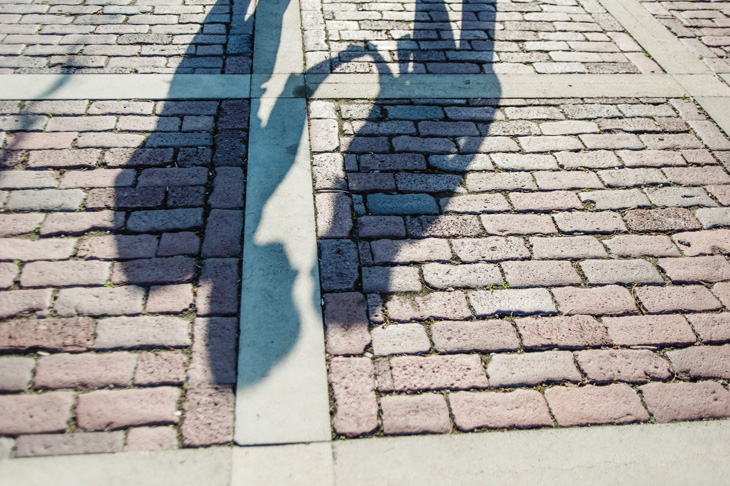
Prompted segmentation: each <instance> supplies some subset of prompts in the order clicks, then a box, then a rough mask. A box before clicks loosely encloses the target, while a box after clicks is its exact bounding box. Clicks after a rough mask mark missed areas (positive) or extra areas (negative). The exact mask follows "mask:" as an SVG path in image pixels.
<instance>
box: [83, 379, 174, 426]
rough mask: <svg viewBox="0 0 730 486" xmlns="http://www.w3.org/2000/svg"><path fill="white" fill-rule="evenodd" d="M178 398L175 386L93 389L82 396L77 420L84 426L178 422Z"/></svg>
mask: <svg viewBox="0 0 730 486" xmlns="http://www.w3.org/2000/svg"><path fill="white" fill-rule="evenodd" d="M179 398H180V392H179V391H178V390H177V389H176V388H172V387H159V388H149V389H139V390H119V391H117V390H113V391H109V390H100V391H92V392H90V393H87V394H85V395H81V396H80V397H79V402H78V405H77V410H76V413H77V415H78V419H77V420H78V424H79V427H80V428H81V429H83V430H105V429H119V428H123V427H128V426H134V425H148V424H172V423H177V421H178V416H179V414H178V413H176V412H177V401H178V399H179Z"/></svg>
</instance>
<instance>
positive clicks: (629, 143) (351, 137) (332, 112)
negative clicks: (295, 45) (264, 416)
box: [307, 2, 730, 436]
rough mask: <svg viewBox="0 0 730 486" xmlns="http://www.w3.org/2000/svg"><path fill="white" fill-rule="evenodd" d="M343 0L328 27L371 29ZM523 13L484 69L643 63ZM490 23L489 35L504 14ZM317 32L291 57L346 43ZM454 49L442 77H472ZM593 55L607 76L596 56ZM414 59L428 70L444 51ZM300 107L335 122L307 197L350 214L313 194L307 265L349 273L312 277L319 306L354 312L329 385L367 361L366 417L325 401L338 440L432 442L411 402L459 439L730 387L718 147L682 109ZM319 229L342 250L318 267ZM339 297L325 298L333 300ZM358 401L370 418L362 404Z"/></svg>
mask: <svg viewBox="0 0 730 486" xmlns="http://www.w3.org/2000/svg"><path fill="white" fill-rule="evenodd" d="M528 4H530V2H528ZM526 5H527V4H526ZM358 9H359V10H357V12H356V13H355V12H350V13H337V12H335V11H332V13H328V14H327V15H329V16H331V17H332V19H337V18H338V17H341V18H342V24H341V25H340V24H339V23H337V22H339V20H334V21H333V24H332V27H333V28H334V27H335V26H338V27H342V28H341V29H338V30H339V32H340V34H341V35H346V36H350V35H354V34H353V32H356V31H355V30H350V29H355V26H356V25H357V26H361V24H363V23H364V22H370V21H371V20H372V22H371V23H368V24H367V25H368V26H369V29H368V30H371V31H372V32H376V33H379V32H386V31H387V30H388V28H386V27H385V23H383V24H380V23H378V21H377V20H374V19H368V20H363V19H355V18H348V19H344V17H346V16H352V15H360V14H361V13H362V12H368V13H373V12H371V7H369V6H362V8H360V7H358ZM498 11H499V12H500V14H505V13H506V12H501V11H500V10H499V6H498ZM512 14H514V15H515V17H516V16H518V15H522V16H527V15H530V16H532V14H526V13H524V12H523V13H518V14H517V13H514V12H512V13H510V15H512ZM556 15H557V14H556ZM330 20H331V19H328V20H327V21H328V22H329V21H330ZM348 22H351V23H350V24H348ZM418 22H420V21H419V20H417V21H416V23H418ZM423 22H424V23H426V21H425V20H424V21H423ZM530 22H535V24H534V25H533V24H532V23H529V22H527V23H526V24H524V25H523V24H519V25H520V26H521V27H519V29H527V30H521V32H535V33H537V34H536V36H535V37H536V38H532V39H530V40H522V39H520V40H517V39H509V40H507V39H502V40H500V42H512V43H514V44H511V45H513V46H514V47H513V48H514V49H515V50H508V51H507V50H505V51H500V52H499V60H498V61H496V60H495V61H494V62H493V64H492V67H493V69H494V70H495V72H510V73H519V72H524V73H527V72H589V73H590V72H593V73H597V72H603V73H607V72H612V71H610V69H614V68H615V69H619V68H618V65H619V64H621V65H622V66H624V67H625V68H626V69H628V67H626V66H628V65H629V64H631V63H635V64H631V65H634V66H636V69H638V70H639V72H660V68H659V67H658V66H657V65H654V64H653V61H651V62H649V63H645V62H644V61H643V60H642V59H641V58H642V56H643V54H641V48H640V47H639V45H638V44H637V43H636V42H634V41H633V39H632V38H631V37H630V36H629V35H628V34H625V33H623V32H617V31H616V32H614V31H611V32H609V34H608V39H611V42H609V41H608V40H605V41H603V42H600V43H599V42H592V41H579V40H575V41H574V40H563V39H559V38H558V37H560V36H562V35H564V34H565V32H564V31H563V30H562V29H565V28H568V27H569V26H574V25H576V24H574V23H571V22H569V21H567V20H566V21H564V22H560V25H559V26H558V24H557V23H556V24H555V28H556V29H557V30H556V31H555V32H553V31H549V32H548V31H543V30H531V29H533V28H534V29H537V24H538V23H539V24H540V25H541V26H542V25H544V26H547V25H548V24H549V23H550V22H551V21H549V20H541V21H537V20H534V21H530ZM586 22H587V20H586ZM497 23H498V24H500V26H501V27H504V29H503V30H502V29H500V30H495V37H498V38H499V37H500V36H503V35H506V36H510V35H513V32H514V29H517V24H518V23H519V22H517V21H515V22H514V23H512V21H507V20H505V21H504V22H500V21H497ZM528 24H529V25H528ZM345 26H349V27H345ZM439 28H440V27H439ZM541 28H542V27H541ZM598 28H599V27H598V25H595V26H593V27H591V29H598ZM329 32H330V31H328V33H327V34H326V35H325V37H324V40H322V39H320V41H322V42H323V44H321V50H317V51H310V50H308V51H307V56H308V61H307V62H310V63H311V62H313V61H312V60H313V59H314V58H317V59H320V60H324V59H327V56H328V55H329V56H332V57H330V58H329V59H334V56H335V55H336V54H337V53H339V52H341V50H340V49H342V48H344V44H343V45H341V46H339V47H337V48H335V49H334V50H332V49H330V47H332V45H334V43H335V42H341V41H335V40H334V39H331V38H329V37H327V36H328V35H329ZM346 32H347V33H346ZM593 32H595V36H598V35H599V34H598V32H599V30H579V31H575V32H573V31H571V34H570V35H575V36H589V34H588V33H590V36H594V34H593ZM424 34H425V32H424ZM317 35H318V34H314V33H309V36H310V38H312V39H313V38H316V37H317ZM376 35H379V34H376ZM425 35H431V34H430V33H429V34H425ZM520 35H521V34H520ZM529 35H532V34H529ZM537 36H540V37H539V38H537ZM349 38H352V37H349ZM596 38H597V37H596ZM381 40H382V41H383V42H388V41H387V40H386V39H385V38H383V39H381ZM381 40H372V39H371V40H370V41H371V42H381ZM431 41H432V40H424V39H413V42H415V43H416V44H414V46H415V45H419V46H420V43H423V45H424V46H425V45H426V43H427V42H431ZM434 42H435V41H434ZM614 43H615V44H614ZM596 44H600V45H596ZM440 45H441V46H443V45H445V44H440ZM325 46H327V47H325ZM435 46H436V44H434V45H433V47H434V48H435ZM472 47H473V46H472ZM516 49H520V50H519V51H517V50H516ZM523 49H524V50H525V51H524V52H523ZM623 49H626V50H625V51H624V50H623ZM438 51H439V48H435V49H432V52H429V55H432V56H438V55H440V53H439V52H438ZM379 52H382V50H379ZM315 54H316V56H315ZM464 54H465V53H464ZM353 56H355V55H354V54H353ZM357 56H359V57H353V58H352V60H351V61H350V62H348V63H346V65H347V66H348V68H347V69H352V70H353V71H351V72H363V73H364V72H374V71H373V69H375V68H374V66H373V64H372V60H371V59H370V57H368V54H363V55H359V54H357ZM545 56H547V59H546V58H545ZM467 57H468V56H465V57H464V58H463V59H461V60H460V62H461V64H460V65H459V66H458V67H457V66H456V65H454V66H451V67H450V68H448V69H453V71H451V72H457V71H458V72H469V71H468V70H469V69H472V68H473V67H469V65H470V64H474V60H473V59H467ZM619 57H621V59H619ZM643 57H646V56H643ZM608 58H611V59H614V61H611V62H612V67H611V68H609V67H608V64H601V65H600V66H599V64H600V63H601V62H602V61H599V59H604V61H603V62H607V61H605V59H608ZM507 59H510V61H508V60H507ZM647 59H648V58H647ZM411 60H412V62H413V64H414V67H413V69H415V70H416V71H415V72H427V73H428V72H437V71H436V70H437V69H447V68H446V67H444V66H447V65H449V64H450V63H451V61H453V60H454V59H451V60H449V59H445V60H440V61H426V60H421V59H417V58H415V57H414V58H412V59H411ZM626 60H628V62H627V61H626ZM378 62H383V63H386V64H388V63H390V64H392V65H393V67H395V64H396V63H397V62H398V61H397V59H396V58H395V57H394V58H389V59H384V60H383V61H378ZM438 63H441V64H443V66H442V67H438V68H437V67H436V66H435V65H436V64H438ZM329 67H330V68H331V69H333V70H335V72H343V71H342V69H345V68H343V67H342V65H336V64H331V65H329ZM326 68H327V66H322V70H323V72H325V71H326ZM318 69H319V68H318ZM421 69H422V71H421ZM500 69H505V70H504V71H500ZM621 69H623V68H621ZM459 70H460V71H459ZM532 70H534V71H532ZM438 72H445V71H438ZM613 72H615V71H613ZM623 72H629V71H623ZM310 113H311V114H312V116H314V117H315V118H316V119H318V120H327V122H326V123H325V122H322V123H320V122H318V124H320V125H323V126H324V125H326V126H328V127H334V126H337V127H338V130H336V131H332V133H330V132H328V133H329V139H330V140H329V143H330V147H331V148H329V149H324V148H322V151H320V152H319V153H317V154H316V155H315V157H314V166H313V172H314V174H315V176H314V182H315V187H314V188H315V193H316V198H318V199H317V200H320V199H321V200H323V201H324V200H329V199H327V198H330V199H332V198H333V197H334V196H331V195H328V194H331V193H332V192H333V191H335V192H336V193H337V197H336V198H337V199H338V200H340V201H342V203H341V204H342V205H343V206H342V207H346V208H347V210H348V211H349V210H350V208H351V211H352V213H353V217H352V224H351V225H350V224H349V223H346V222H344V221H339V222H337V224H335V222H334V220H332V221H330V220H329V219H327V218H331V217H332V215H334V214H335V213H336V210H335V209H334V207H335V205H333V204H330V205H329V206H327V207H328V208H329V210H330V212H329V213H328V215H323V217H322V218H321V219H322V221H321V222H319V223H320V224H323V225H325V226H328V227H330V228H335V227H337V228H340V227H342V228H346V231H345V229H343V230H342V232H338V231H339V230H337V231H335V229H332V232H334V234H333V235H330V234H323V235H320V249H321V255H322V264H321V268H322V269H324V272H333V270H332V269H333V268H340V270H339V271H340V272H341V273H342V275H343V276H344V274H345V273H346V274H347V279H346V280H347V281H346V282H345V279H344V278H343V280H342V282H338V283H337V285H339V287H336V288H335V286H332V285H334V284H332V283H331V281H330V280H329V278H330V277H327V276H325V278H324V279H323V282H322V284H323V285H322V286H323V289H324V291H325V292H324V293H325V317H326V319H327V316H328V315H330V316H331V315H332V314H333V313H337V312H338V310H337V309H338V308H339V309H341V310H340V311H339V312H341V316H338V317H337V319H338V320H339V321H342V322H344V321H346V320H348V319H349V321H347V322H352V325H351V326H344V325H339V326H337V327H336V328H333V329H329V328H328V334H329V335H328V351H329V353H330V354H329V355H328V360H329V363H330V380H332V379H333V373H335V371H333V367H332V364H333V363H339V361H337V360H338V359H340V358H338V357H337V355H340V356H347V359H357V360H361V361H358V363H362V364H360V365H359V366H363V368H365V367H366V363H368V362H369V363H370V365H369V366H372V377H371V371H369V370H370V369H371V368H370V367H369V366H368V367H367V369H368V372H367V374H366V375H367V379H365V380H364V383H365V382H366V383H367V384H363V386H362V390H366V392H363V394H362V395H361V397H362V398H361V399H360V400H361V403H360V406H361V407H362V409H358V403H357V400H356V399H355V398H353V399H352V401H351V402H344V401H343V400H344V399H343V398H342V396H343V395H342V393H343V392H342V390H341V389H340V391H338V390H336V389H334V388H335V387H334V386H333V392H334V396H335V402H337V398H336V397H337V396H338V393H339V394H340V395H339V396H340V398H339V400H340V401H342V403H343V405H342V406H341V407H339V408H341V409H342V411H338V410H339V408H338V406H337V403H336V406H335V411H334V415H333V417H334V422H333V423H334V424H335V433H336V434H338V435H346V436H347V435H348V434H349V435H350V436H362V435H369V434H375V435H378V434H388V433H431V432H434V431H436V430H437V429H438V427H436V426H435V425H433V424H436V423H438V422H437V421H436V419H434V418H432V417H430V416H427V415H424V412H423V411H422V410H421V409H420V408H419V406H418V405H417V403H418V400H416V398H418V397H422V396H426V395H428V396H429V397H431V398H429V400H433V401H434V406H437V407H438V410H442V409H443V406H442V405H441V403H442V402H441V400H442V398H441V395H440V394H441V393H443V397H444V398H445V399H446V406H447V407H448V411H449V414H450V416H451V417H452V418H453V426H454V427H455V429H457V430H459V431H464V432H468V431H473V430H481V429H487V428H519V427H542V426H558V427H564V426H582V425H594V424H621V423H633V422H646V421H650V420H651V416H652V415H651V414H653V413H654V412H653V411H652V409H651V405H650V404H649V402H648V401H646V396H647V395H646V393H643V392H642V391H640V390H641V389H643V387H645V386H652V385H654V384H656V385H661V386H665V385H666V386H669V385H673V384H675V383H690V384H691V383H693V382H695V381H696V380H709V381H708V383H712V384H713V385H712V386H714V384H717V385H718V386H721V387H723V386H724V385H725V381H726V380H727V379H728V378H727V373H728V370H727V369H726V368H727V366H725V364H726V361H727V358H726V357H725V354H726V351H725V347H726V346H728V344H727V343H728V340H730V331H727V328H728V325H727V324H728V322H727V321H728V318H727V317H726V316H725V314H726V312H725V311H726V310H727V306H728V305H730V266H729V264H728V260H727V254H728V251H730V250H728V248H730V247H729V246H728V241H726V240H728V238H727V236H728V235H727V233H728V231H729V230H728V228H730V219H729V218H728V217H727V214H726V213H727V206H730V191H729V190H727V187H726V186H730V174H729V173H728V172H727V167H728V164H729V163H730V159H728V157H727V151H728V150H730V140H728V139H727V137H725V136H724V135H723V134H722V131H721V130H720V129H719V128H718V127H717V126H716V125H715V124H714V122H713V121H711V120H709V119H708V118H707V117H706V115H705V114H704V113H702V111H701V110H700V109H699V107H698V105H696V104H695V103H694V102H692V101H687V100H678V99H658V98H652V99H649V98H646V99H629V98H625V99H621V100H617V99H609V98H605V99H563V100H550V99H541V100H537V99H530V100H516V99H502V100H486V99H453V100H408V99H403V100H392V99H390V98H388V99H381V100H377V101H372V100H357V99H347V100H337V99H332V100H319V99H318V100H316V101H311V102H310ZM315 113H316V115H314V114H315ZM697 122H702V123H699V124H697ZM695 125H696V128H695ZM335 132H337V133H339V144H338V145H339V147H338V148H334V147H335V146H336V145H337V140H336V138H335V136H334V133H335ZM477 132H478V135H477ZM720 147H726V148H720ZM346 213H347V211H342V212H341V215H343V217H345V216H344V215H345V214H346ZM338 214H340V213H338ZM318 217H319V216H318ZM350 228H351V229H350ZM328 233H329V232H328ZM333 237H334V238H333ZM335 238H336V239H337V241H339V242H341V243H338V245H342V249H343V250H344V249H345V247H347V252H348V255H349V254H350V253H352V256H348V257H347V258H349V259H350V260H347V261H345V260H346V259H340V260H334V259H332V260H328V259H329V258H330V253H331V252H330V249H329V246H330V245H331V243H330V242H331V241H334V239H335ZM355 247H356V249H355ZM355 254H356V255H355ZM332 275H333V276H332V278H334V277H335V272H333V274H332ZM361 293H362V294H361ZM351 295H358V297H357V305H356V306H352V305H350V304H349V303H348V302H349V301H348V299H350V298H352V297H348V296H351ZM360 295H361V297H359V296H360ZM335 298H338V299H342V305H338V306H337V307H333V305H332V304H331V302H334V300H333V299H335ZM329 319H330V320H332V318H331V317H330V318H329ZM332 321H333V322H335V323H336V322H338V321H335V320H332ZM328 326H329V324H328ZM334 329H337V331H336V332H335V330H334ZM338 366H339V365H338ZM335 369H337V370H338V371H337V373H338V374H339V375H341V374H342V371H341V370H339V369H338V368H337V367H335ZM339 375H338V376H339ZM339 380H340V379H339V378H337V380H336V381H337V382H339ZM514 389H516V391H513V390H514ZM414 393H424V395H414ZM373 394H374V395H373ZM352 396H354V395H352ZM424 400H425V399H424ZM683 400H691V398H690V395H689V394H687V395H683V396H682V397H680V398H677V399H676V407H678V409H681V407H683V406H686V407H687V408H688V409H690V408H692V407H693V406H695V405H694V404H691V403H686V404H685V405H682V404H681V403H682V401H683ZM345 403H347V404H348V405H347V406H345V405H344V404H345ZM398 403H403V405H402V406H400V408H399V409H400V410H401V411H402V413H403V414H406V412H405V410H411V412H410V413H412V415H413V416H414V417H416V416H422V417H423V423H420V424H417V425H419V426H420V428H418V427H416V426H414V427H415V428H408V427H405V426H404V425H403V424H404V423H405V419H403V421H401V422H400V423H401V426H403V428H402V429H393V428H391V427H392V426H393V423H394V422H393V420H392V417H394V415H393V413H394V412H393V409H394V408H398V407H395V406H394V405H393V404H398ZM408 403H410V404H411V405H409V406H410V408H409V406H406V405H405V404H408ZM436 403H438V405H435V404H436ZM386 404H387V405H386ZM546 405H547V407H549V412H548V408H546ZM375 406H379V408H380V410H381V412H382V413H383V415H382V420H384V422H383V423H382V424H377V423H376V419H375V418H373V417H375V416H376V414H374V413H373V412H372V411H371V412H369V413H370V415H367V414H365V412H364V410H374V407H375ZM647 406H648V407H649V408H648V409H647ZM387 407H391V408H388V410H389V411H387V413H386V408H387ZM347 410H350V412H347ZM358 410H361V413H363V414H364V415H363V417H365V416H366V417H370V418H369V420H371V422H368V424H369V425H368V426H367V427H360V428H358V427H354V426H353V428H352V431H349V432H347V433H343V432H338V430H337V428H338V427H340V426H341V425H340V424H342V423H344V422H343V421H344V420H345V419H346V418H347V417H348V416H347V415H343V414H342V413H344V412H347V413H350V414H351V415H350V416H349V417H356V416H357V415H356V412H355V411H358ZM439 413H440V412H439ZM434 414H435V415H434V416H438V414H437V413H436V412H434ZM388 416H389V417H390V418H389V417H388ZM427 417H428V418H427ZM353 420H354V419H353ZM385 422H388V423H387V424H386V423H385ZM352 423H354V422H352ZM416 423H417V422H416ZM386 429H387V430H386ZM343 430H344V429H343ZM395 430H400V431H399V432H396V431H395ZM446 430H447V427H446V426H445V425H444V427H443V430H442V429H438V431H441V432H443V431H446Z"/></svg>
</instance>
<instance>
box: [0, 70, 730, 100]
mask: <svg viewBox="0 0 730 486" xmlns="http://www.w3.org/2000/svg"><path fill="white" fill-rule="evenodd" d="M173 78H174V81H173ZM0 79H2V80H3V81H2V82H3V83H4V85H3V88H4V89H3V90H2V91H1V92H0V99H13V100H16V99H17V100H34V99H222V98H226V99H235V98H239V99H240V98H248V97H249V96H251V97H253V98H257V97H262V98H278V97H283V98H302V97H304V96H305V94H306V93H305V90H304V88H303V86H304V85H305V79H304V77H303V76H301V75H293V76H292V75H289V74H274V75H267V74H254V75H231V74H191V75H186V74H183V75H177V76H174V77H173V75H168V74H127V75H124V74H120V75H117V74H99V75H96V74H84V75H69V76H59V75H45V74H36V75H34V74H27V75H26V74H18V75H8V76H0ZM6 80H7V82H6ZM201 81H202V83H201ZM306 85H307V92H308V93H309V95H310V96H311V97H312V98H320V99H321V98H345V99H347V98H350V99H351V98H373V97H381V98H383V97H385V98H409V97H413V98H424V97H427V98H465V97H477V98H478V97H482V98H490V97H495V98H496V97H501V98H565V97H603V96H626V97H635V96H638V97H643V96H647V97H654V96H656V97H674V96H686V95H689V94H692V95H694V96H730V87H727V86H725V85H724V84H722V82H720V81H719V80H718V79H717V78H716V77H715V76H714V75H675V76H670V75H666V74H614V75H609V74H534V75H509V74H500V75H460V74H427V75H408V76H404V77H402V78H399V77H395V76H387V77H385V76H383V77H379V76H378V75H374V74H331V75H307V76H306Z"/></svg>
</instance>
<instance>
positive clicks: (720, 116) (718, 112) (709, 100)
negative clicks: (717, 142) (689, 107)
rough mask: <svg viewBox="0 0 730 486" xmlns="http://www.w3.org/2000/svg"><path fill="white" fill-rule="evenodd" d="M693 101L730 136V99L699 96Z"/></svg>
mask: <svg viewBox="0 0 730 486" xmlns="http://www.w3.org/2000/svg"><path fill="white" fill-rule="evenodd" d="M695 101H697V103H699V104H700V106H701V107H702V109H703V110H705V111H706V112H707V114H708V115H710V118H712V119H713V120H714V121H715V123H717V125H718V126H719V127H720V128H721V129H722V130H723V131H724V132H725V133H726V134H728V135H730V98H717V97H712V96H699V97H697V98H695Z"/></svg>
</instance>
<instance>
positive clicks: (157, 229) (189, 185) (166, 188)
mask: <svg viewBox="0 0 730 486" xmlns="http://www.w3.org/2000/svg"><path fill="white" fill-rule="evenodd" d="M248 111H249V104H248V101H235V100H233V101H221V102H218V101H184V102H174V101H168V102H153V101H88V100H73V101H47V102H43V101H40V102H17V101H10V102H2V104H1V105H0V112H1V113H2V114H1V115H0V127H2V129H3V130H6V133H5V135H4V137H5V149H4V151H3V153H2V162H0V163H1V164H2V169H3V172H2V174H0V204H2V206H1V207H2V212H1V213H0V286H2V288H3V289H6V290H5V291H4V292H0V318H2V319H3V321H4V322H3V324H2V325H0V350H1V351H2V353H3V356H2V358H0V390H2V394H0V410H2V412H1V413H0V434H2V435H10V436H16V437H17V442H16V445H15V457H22V456H33V455H48V454H51V455H53V454H69V453H89V452H118V451H121V450H122V449H123V448H124V447H126V450H129V451H132V450H148V449H160V448H176V447H178V437H180V445H183V446H202V445H211V444H224V443H229V442H230V441H231V440H232V433H233V398H234V396H233V389H232V386H233V384H234V383H235V379H236V369H235V366H236V355H235V350H236V333H237V328H238V319H237V318H236V316H237V315H238V310H239V304H238V302H239V298H238V292H239V278H240V277H239V276H240V258H241V230H242V223H243V211H242V206H243V183H244V180H243V177H244V172H243V166H244V161H245V152H246V145H245V135H246V129H247V126H248ZM183 413H184V414H185V422H184V424H183V425H182V426H180V418H181V415H182V414H183ZM149 424H157V425H160V426H158V427H145V425H149ZM64 432H66V434H63V433H64Z"/></svg>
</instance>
